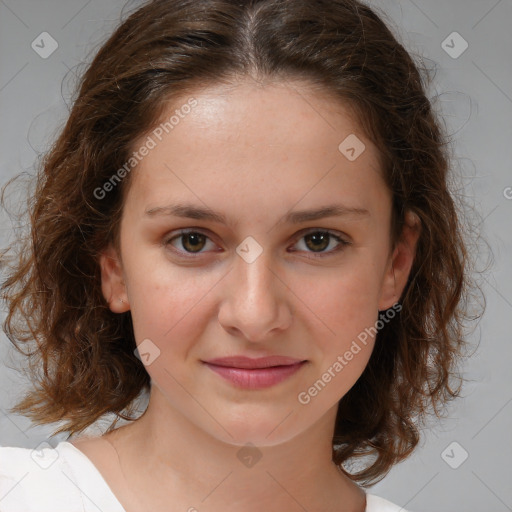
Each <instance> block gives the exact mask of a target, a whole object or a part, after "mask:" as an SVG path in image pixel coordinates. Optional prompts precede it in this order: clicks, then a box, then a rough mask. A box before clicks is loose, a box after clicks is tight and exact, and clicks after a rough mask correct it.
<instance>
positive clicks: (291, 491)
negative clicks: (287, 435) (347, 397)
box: [105, 386, 365, 512]
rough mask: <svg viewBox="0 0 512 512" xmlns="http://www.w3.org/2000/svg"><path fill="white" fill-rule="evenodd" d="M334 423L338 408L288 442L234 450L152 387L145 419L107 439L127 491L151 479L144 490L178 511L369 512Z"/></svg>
mask: <svg viewBox="0 0 512 512" xmlns="http://www.w3.org/2000/svg"><path fill="white" fill-rule="evenodd" d="M335 417H336V407H335V408H333V409H332V410H330V411H329V413H328V414H326V415H325V416H324V417H322V418H321V420H320V421H318V422H317V423H316V424H314V425H313V426H312V427H311V428H310V429H309V430H308V431H306V432H303V433H302V434H300V435H298V436H296V437H295V438H293V439H292V440H289V441H288V442H285V443H282V444H278V445H274V446H266V447H255V446H253V445H249V444H246V445H241V446H238V445H232V444H228V443H225V442H223V441H220V440H218V439H216V438H214V437H212V436H210V435H209V434H208V433H206V432H205V431H204V430H202V429H200V428H199V427H198V426H196V425H195V424H193V423H191V422H190V421H189V420H188V419H187V418H185V417H184V416H183V415H181V414H180V413H179V412H177V411H176V410H175V409H173V408H172V407H170V404H169V403H168V401H167V400H166V399H165V397H164V396H163V395H162V393H161V392H160V391H159V390H158V388H157V387H156V386H152V389H151V397H150V402H149V406H148V408H147V410H146V412H145V413H144V415H143V416H142V417H141V418H139V419H138V420H137V421H135V422H134V423H132V424H130V425H127V426H125V427H121V428H120V429H118V430H117V431H114V432H112V433H111V434H109V435H107V436H105V437H106V438H109V439H107V440H109V441H110V442H111V443H112V445H113V446H114V448H115V449H116V450H117V452H118V456H119V463H120V467H121V470H122V472H123V474H124V475H125V479H126V481H127V484H128V487H130V488H132V489H134V488H135V487H136V483H135V481H133V476H132V477H130V475H135V474H137V475H147V478H148V480H149V482H148V484H149V485H150V487H148V486H147V485H146V487H145V488H146V489H148V488H151V489H152V491H151V492H152V494H153V492H154V494H153V496H154V497H156V496H157V495H159V499H160V501H161V503H162V505H166V506H167V507H168V506H169V503H171V502H172V503H173V508H174V509H175V510H186V511H188V512H196V511H197V512H202V510H206V509H207V510H209V511H217V510H219V511H220V510H222V511H223V512H232V511H233V512H234V511H239V510H244V511H247V512H256V511H258V512H260V511H261V510H266V511H269V512H270V511H273V510H346V511H347V512H348V511H351V512H352V511H353V512H362V511H363V510H364V501H365V496H364V492H363V491H362V490H360V489H359V488H358V487H357V485H356V484H354V483H353V482H352V481H351V480H350V479H349V478H348V477H346V476H345V475H344V474H343V473H342V472H341V471H340V470H339V469H338V468H337V467H336V466H335V465H334V463H333V462H332V436H333V429H334V420H335ZM143 478H144V477H143ZM137 480H138V481H139V482H140V477H139V476H137ZM156 502H158V500H156Z"/></svg>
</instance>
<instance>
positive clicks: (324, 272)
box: [101, 82, 414, 446]
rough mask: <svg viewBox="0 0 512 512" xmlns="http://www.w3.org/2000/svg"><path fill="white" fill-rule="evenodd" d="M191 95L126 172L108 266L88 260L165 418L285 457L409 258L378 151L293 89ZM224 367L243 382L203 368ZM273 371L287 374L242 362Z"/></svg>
mask: <svg viewBox="0 0 512 512" xmlns="http://www.w3.org/2000/svg"><path fill="white" fill-rule="evenodd" d="M190 96H193V98H194V99H195V101H193V102H189V103H187V100H189V98H190V97H185V98H184V99H183V101H182V102H181V103H174V104H173V105H172V108H169V110H168V112H166V115H165V116H164V118H165V120H169V118H170V117H171V116H172V115H173V114H175V111H176V110H178V112H179V113H180V115H179V116H176V117H175V119H174V120H173V121H172V129H170V128H169V125H167V131H168V133H166V130H162V129H160V130H158V129H156V131H155V130H153V131H152V132H151V133H149V137H150V138H151V139H152V140H153V142H149V143H148V141H149V139H148V138H147V137H148V135H146V136H145V137H143V138H142V139H141V141H140V144H139V143H138V145H135V148H137V147H138V148H140V147H141V146H142V145H144V144H146V145H147V147H149V146H151V149H149V150H148V151H147V152H146V151H141V153H146V154H145V156H143V158H141V161H140V163H139V164H138V166H137V167H136V169H135V170H134V171H132V172H133V175H132V176H131V179H132V182H131V184H130V188H129V189H128V192H127V195H126V201H125V206H124V211H123V216H122V222H121V232H120V254H119V255H118V254H116V253H115V251H114V250H113V249H112V248H109V249H108V250H106V251H105V253H104V254H103V256H102V258H101V266H102V286H103V292H104V295H105V297H106V299H107V300H108V301H109V303H110V305H111V306H110V307H111V309H112V311H114V312H116V313H118V312H122V311H126V310H128V309H129V310H130V311H131V315H132V319H133V325H134V332H135V338H136V341H137V344H138V346H139V351H140V352H141V354H147V355H146V356H143V358H144V360H145V363H146V369H147V371H148V373H149V375H150V376H151V379H152V386H153V388H155V386H156V388H155V389H157V390H158V393H160V395H161V396H163V397H165V403H166V405H167V406H168V407H169V408H170V410H172V411H173V413H174V414H177V415H180V416H181V417H183V418H186V419H187V421H189V422H191V423H192V424H193V425H195V426H196V427H198V428H200V429H202V430H203V431H204V432H207V433H208V434H210V435H212V436H214V437H216V438H218V439H220V440H223V441H225V442H227V443H231V444H238V445H242V444H245V443H247V442H252V443H253V444H256V445H259V446H264V445H273V444H277V443H282V442H285V441H287V440H289V439H292V438H293V437H295V436H297V435H298V434H300V433H302V432H306V431H307V430H308V429H309V428H310V427H311V426H312V425H313V424H315V423H316V422H318V421H319V420H321V419H322V418H327V417H329V418H330V419H332V420H334V416H335V413H336V409H337V403H338V401H339V400H340V398H341V397H342V396H343V395H344V394H346V393H347V391H348V390H349V389H350V388H351V387H352V386H353V385H354V383H355V382H356V380H357V379H358V378H359V376H360V375H361V373H362V372H363V370H364V368H365V366H366V364H367V362H368V359H369V357H370V354H371V351H372V348H373V344H374V339H373V337H372V334H371V333H373V331H372V330H371V328H373V327H374V326H375V323H376V321H377V320H378V310H379V309H380V310H382V309H386V308H389V307H391V306H392V305H393V304H394V303H395V302H396V301H397V300H398V299H399V296H400V293H401V290H402V289H403V286H404V285H405V282H406V279H407V275H408V272H409V270H410V265H411V263H412V258H413V249H412V246H413V245H414V244H413V243H412V242H411V240H412V238H411V237H407V236H406V237H405V238H404V240H405V241H404V242H403V243H401V244H398V245H397V246H396V247H392V244H391V240H390V224H391V194H390V192H389V190H388V189H387V187H386V186H385V184H384V181H383V179H382V176H381V169H380V167H379V159H378V153H377V150H376V148H375V147H374V146H373V145H372V143H371V142H370V141H369V140H368V139H367V138H366V137H365V136H364V134H363V133H362V131H361V129H360V128H359V126H358V124H357V122H356V121H355V120H354V118H353V117H352V116H351V115H350V112H349V110H348V109H347V108H346V106H344V105H343V104H340V103H337V102H334V100H333V99H330V98H328V97H326V96H320V95H319V94H318V93H317V94H313V93H312V91H311V90H310V89H308V87H307V86H306V84H302V85H301V84H300V83H295V85H294V86H293V87H291V86H290V85H285V84H274V85H267V86H265V87H258V86H256V85H254V84H251V83H248V82H245V83H240V84H238V85H237V86H236V87H230V88H228V87H226V86H220V85H219V86H212V87H210V88H207V89H202V90H201V91H199V92H197V93H195V94H191V95H190ZM186 104H189V105H193V106H191V108H186V107H184V105H186ZM176 120H178V121H176ZM347 137H350V138H349V139H347ZM356 137H357V138H356ZM346 139H347V141H346V142H344V141H345V140H346ZM340 144H341V146H340ZM363 144H364V146H363ZM350 148H353V150H352V149H350ZM322 210H323V211H322ZM207 214H208V215H207ZM119 299H123V301H124V302H121V301H120V300H119ZM369 332H370V335H368V333H369ZM362 333H366V339H365V342H364V343H363V341H362V339H363V338H365V336H364V335H362ZM354 343H355V344H354ZM349 353H351V354H352V356H350V355H349ZM232 356H241V357H245V358H251V359H252V361H249V366H253V367H252V368H241V367H242V366H244V362H243V361H242V362H241V361H240V360H237V361H234V360H231V361H229V360H225V361H220V362H219V361H217V363H218V364H214V363H212V361H213V360H214V359H218V358H227V357H232ZM274 356H282V357H283V358H287V359H281V360H277V359H270V360H267V361H263V363H262V360H261V359H260V361H259V364H258V363H255V361H254V359H259V358H264V357H274ZM245 363H247V360H245ZM258 365H263V366H264V365H267V368H266V369H262V368H254V366H258ZM269 366H271V367H269ZM320 381H321V382H320ZM315 383H316V385H315ZM315 390H316V391H315ZM152 392H153V391H152Z"/></svg>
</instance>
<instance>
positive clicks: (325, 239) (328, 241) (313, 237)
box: [296, 229, 350, 257]
mask: <svg viewBox="0 0 512 512" xmlns="http://www.w3.org/2000/svg"><path fill="white" fill-rule="evenodd" d="M333 242H334V243H333ZM301 244H302V245H303V246H304V247H305V248H301V247H299V250H301V251H304V252H306V253H310V254H311V253H312V254H313V255H314V256H315V257H316V256H318V257H324V256H330V255H333V254H334V253H337V252H338V251H341V250H342V249H343V248H344V247H345V246H347V245H350V242H348V241H346V240H343V239H342V238H341V237H340V236H338V235H336V234H334V233H332V232H330V231H324V230H318V229H317V230H313V231H311V230H310V231H309V232H308V233H306V234H305V235H303V236H302V237H301V238H300V239H299V240H298V242H297V243H296V245H301ZM329 247H331V249H328V248H329ZM326 249H327V250H326Z"/></svg>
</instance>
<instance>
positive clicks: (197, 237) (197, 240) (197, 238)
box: [184, 233, 204, 252]
mask: <svg viewBox="0 0 512 512" xmlns="http://www.w3.org/2000/svg"><path fill="white" fill-rule="evenodd" d="M203 238H204V236H203V235H201V234H200V233H189V234H186V235H185V244H184V247H185V248H186V249H187V250H188V249H189V248H190V247H191V248H192V251H191V252H195V251H194V247H195V248H196V249H197V245H198V244H199V245H201V242H202V241H203V240H202V239H203ZM190 240H192V244H189V243H188V242H189V241H190ZM187 246H188V247H187ZM200 249H201V247H199V250H200Z"/></svg>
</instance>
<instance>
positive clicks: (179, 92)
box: [1, 0, 470, 485]
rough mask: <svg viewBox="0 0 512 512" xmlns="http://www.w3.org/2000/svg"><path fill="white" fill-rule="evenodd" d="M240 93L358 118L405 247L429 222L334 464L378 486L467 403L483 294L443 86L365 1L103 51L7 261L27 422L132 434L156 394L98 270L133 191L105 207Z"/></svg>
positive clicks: (163, 7)
mask: <svg viewBox="0 0 512 512" xmlns="http://www.w3.org/2000/svg"><path fill="white" fill-rule="evenodd" d="M239 77H251V78H255V79H257V80H266V81H269V82H271V81H276V82H279V81H286V80H289V79H290V80H292V79H293V80H295V79H298V80H299V81H302V82H304V83H309V84H313V85H315V86H316V87H317V90H321V91H324V92H325V93H326V94H328V95H329V96H330V97H332V98H333V101H338V100H339V101H340V102H343V103H344V104H348V105H350V106H351V107H352V108H353V109H355V112H356V113H357V116H358V119H359V121H360V123H361V126H362V127H363V129H364V131H365V133H366V135H367V136H368V137H369V138H370V140H371V141H372V142H373V143H374V144H375V145H376V147H377V148H378V150H379V151H380V155H381V160H382V172H383V175H384V177H385V181H386V183H387V185H388V186H389V189H390V190H391V191H392V196H393V212H392V218H393V225H392V226H391V233H392V238H393V243H396V242H397V240H398V238H399V236H400V233H401V229H402V226H403V223H404V214H405V212H407V211H408V210H410V211H412V212H414V213H415V214H416V215H417V216H418V217H419V219H420V221H421V227H422V229H421V235H420V238H419V241H418V246H417V253H416V259H415V263H414V265H413V268H412V270H411V274H410V277H409V280H408V283H407V286H406V288H405V290H404V292H403V294H402V297H401V301H400V302H401V304H402V310H401V313H400V314H399V315H397V316H396V317H395V318H394V319H393V320H392V321H390V322H388V323H386V325H385V326H384V327H383V328H382V329H381V330H380V331H379V333H378V335H377V339H376V343H375V348H374V350H373V353H372V356H371V358H370V361H369V363H368V365H367V367H366V368H365V370H364V372H363V374H362V375H361V377H360V378H359V380H358V381H357V383H356V384H355V385H354V386H353V387H352V389H351V390H350V391H349V392H348V393H347V394H346V395H345V396H344V397H343V398H342V399H341V400H340V402H339V408H338V415H337V419H336V425H335V433H334V438H333V461H334V462H335V463H336V464H338V465H340V467H341V466H342V464H346V463H348V462H350V461H351V460H356V459H358V458H359V457H362V456H365V459H363V460H369V462H367V463H366V465H365V466H364V467H363V469H362V470H360V471H359V472H357V473H352V474H350V473H349V472H348V470H347V469H346V468H345V469H344V471H347V473H349V476H351V478H353V479H354V480H356V481H359V482H361V483H362V484H363V485H368V484H370V483H374V482H375V481H377V480H379V479H381V478H382V477H383V476H384V475H385V474H386V472H388V471H389V469H390V468H391V467H392V465H393V464H395V463H397V462H398V461H400V460H402V459H404V458H405V457H407V456H408V455H409V454H410V453H411V452H412V450H413V449H414V447H415V446H416V445H417V443H418V440H419V428H420V425H421V421H420V420H423V419H424V418H426V416H427V413H430V412H432V411H435V412H436V414H438V415H439V410H440V409H441V407H442V406H444V405H445V404H446V403H447V401H448V400H449V399H451V398H453V397H455V396H457V394H459V392H460V386H459V387H457V389H454V386H453V384H452V377H453V376H457V375H458V373H457V368H458V362H459V361H460V357H461V354H462V348H463V347H464V343H465V342H464V332H465V320H466V319H467V315H466V301H465V300H464V299H465V298H467V294H468V290H469V289H470V286H469V285H470V281H469V278H468V274H469V273H468V258H467V252H468V251H467V248H466V245H465V242H464V239H463V236H462V235H463V225H462V223H461V221H460V219H461V217H460V214H459V213H458V212H457V208H456V203H455V201H454V198H453V196H452V194H451V193H450V191H449V190H448V185H447V184H448V181H449V180H448V178H449V173H448V171H449V157H448V151H447V144H446V140H445V136H444V135H443V130H442V128H441V125H440V122H439V120H438V119H437V117H436V114H435V112H434V110H433V107H432V104H431V102H430V101H429V99H428V98H427V94H426V88H427V83H428V82H427V79H428V73H427V72H426V71H425V70H424V69H423V67H421V66H420V65H419V64H417V63H415V61H414V60H413V58H412V57H411V56H410V55H409V53H408V52H407V51H406V50H405V49H404V47H403V46H402V44H401V43H399V42H398V41H397V39H396V38H395V36H394V35H393V34H392V33H391V31H390V30H389V28H388V27H387V25H386V24H385V23H384V22H383V21H382V19H381V17H379V16H378V15H377V14H376V13H375V12H374V11H373V10H372V9H370V8H369V7H367V6H365V5H364V4H362V3H360V2H358V1H355V0H247V1H243V2H242V1H239V0H154V1H150V2H146V3H145V4H144V5H142V6H141V7H140V8H138V9H137V10H135V11H133V12H132V13H131V14H130V15H129V16H128V17H127V18H126V20H125V21H123V22H122V23H121V24H120V26H119V27H118V28H117V30H116V31H115V32H114V34H113V35H112V36H111V37H110V38H109V39H108V40H107V41H106V42H105V43H104V44H103V46H102V47H101V48H100V50H99V52H98V53H97V54H96V56H95V57H94V59H93V61H92V63H91V64H90V65H89V66H88V67H87V69H86V71H85V73H84V74H83V76H82V78H81V80H80V83H79V87H78V88H77V93H76V96H75V99H74V102H73V106H72V109H71V111H70V114H69V118H68V120H67V122H66V124H65V126H64V127H63V129H62V131H61V133H60V135H59V136H58V138H57V140H56V141H55V143H54V144H53V146H52V147H51V149H50V151H48V153H46V155H45V156H44V158H43V159H42V161H41V165H40V167H39V171H38V174H37V176H36V186H35V191H34V193H33V194H32V195H31V199H30V201H29V212H28V214H29V217H30V222H29V226H30V232H29V233H28V234H27V236H26V237H25V238H20V239H19V240H18V243H14V244H12V245H11V246H10V247H8V248H7V249H6V250H4V252H3V255H2V260H1V261H2V266H3V267H4V271H5V272H6V277H5V279H4V281H3V283H2V285H1V291H2V297H3V300H4V301H5V303H6V305H7V308H8V309H7V313H8V314H7V317H6V320H5V322H4V330H5V332H6V334H7V336H8V338H9V339H10V340H11V342H12V343H13V344H14V345H15V347H16V348H17V349H18V350H19V351H20V352H21V353H23V354H25V355H26V356H27V357H29V359H30V361H31V370H30V371H31V378H32V380H33V382H34V386H33V389H31V390H30V392H28V393H27V394H26V395H25V396H24V398H23V400H22V401H21V402H19V403H18V404H17V405H16V406H15V407H13V408H12V409H11V411H12V412H16V413H22V414H24V415H26V416H29V417H30V418H31V419H32V420H33V421H35V422H37V423H53V422H60V421H64V422H65V423H64V425H63V426H62V427H61V428H60V429H59V430H57V431H55V432H54V434H56V433H60V432H66V431H67V432H70V433H71V434H75V433H79V432H81V431H83V430H84V429H85V428H86V427H88V426H89V425H91V424H92V423H93V422H95V421H96V420H98V419H99V418H100V417H101V416H102V415H104V414H105V413H109V412H110V413H115V414H116V415H117V417H118V418H124V419H127V420H131V419H134V418H132V417H131V416H130V415H129V414H126V411H127V410H129V407H130V404H131V403H132V402H133V400H134V399H135V398H136V397H137V396H138V395H139V393H140V392H141V391H144V390H146V391H147V390H149V388H150V379H149V375H148V373H147V372H146V370H145V367H144V365H143V364H142V363H141V361H140V360H139V359H138V358H137V357H136V356H135V354H134V349H135V347H136V344H135V340H134V334H133V327H132V323H131V316H130V312H127V313H124V314H114V313H112V312H111V311H110V309H109V307H108V304H107V303H106V301H105V299H104V297H103V294H102V291H101V286H100V268H99V263H98V257H99V254H100V252H101V250H102V249H104V248H105V247H106V246H107V245H108V244H109V243H111V242H112V243H114V245H115V246H116V247H118V235H119V222H120V218H121V213H122V208H123V198H124V197H125V192H126V190H127V187H129V185H130V182H131V179H130V174H128V175H127V176H126V177H125V178H124V179H123V180H122V181H121V182H120V183H119V184H118V186H115V187H112V190H110V191H109V192H108V193H107V194H106V196H105V197H102V198H100V197H97V196H98V194H97V193H96V194H95V190H96V191H97V190H98V188H101V187H102V186H103V185H104V184H105V183H106V182H108V181H109V180H110V179H111V178H112V176H113V175H114V173H115V172H116V171H117V170H118V169H120V168H121V167H122V166H123V165H124V164H125V162H127V161H128V159H129V158H130V155H131V154H132V151H133V150H134V144H135V141H136V140H139V139H140V137H141V136H143V135H144V134H147V133H148V132H149V130H151V129H152V128H153V127H154V126H155V124H156V123H157V122H158V120H159V118H160V115H161V114H162V112H163V108H164V106H165V103H166V102H167V101H171V100H173V99H174V98H178V97H183V96H184V95H185V96H186V94H187V92H188V91H191V90H193V89H195V88H197V87H202V86H208V85H210V84H215V83H219V82H221V81H222V82H226V83H230V81H234V80H236V79H237V78H239ZM134 172H136V171H134ZM4 192H5V189H4ZM34 343H35V347H34V350H33V351H31V352H30V353H27V352H25V351H23V347H27V349H28V347H29V346H30V345H32V344H34ZM41 370H42V371H41ZM112 428H113V425H111V427H110V429H112ZM110 429H109V430H110ZM342 469H343V468H342Z"/></svg>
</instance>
